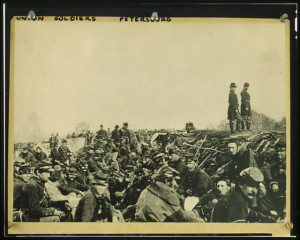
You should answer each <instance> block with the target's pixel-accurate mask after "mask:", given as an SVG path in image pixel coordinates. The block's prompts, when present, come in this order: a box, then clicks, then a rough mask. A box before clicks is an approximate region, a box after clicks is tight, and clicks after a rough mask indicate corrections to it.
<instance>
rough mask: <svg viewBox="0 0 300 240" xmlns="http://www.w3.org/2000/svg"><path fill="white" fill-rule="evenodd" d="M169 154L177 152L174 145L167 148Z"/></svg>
mask: <svg viewBox="0 0 300 240" xmlns="http://www.w3.org/2000/svg"><path fill="white" fill-rule="evenodd" d="M168 153H169V155H172V154H178V150H177V149H176V148H175V147H172V148H169V151H168Z"/></svg>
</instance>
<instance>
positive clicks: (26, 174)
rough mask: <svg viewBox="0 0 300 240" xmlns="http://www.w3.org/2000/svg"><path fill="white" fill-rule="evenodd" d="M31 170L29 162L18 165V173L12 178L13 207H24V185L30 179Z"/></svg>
mask: <svg viewBox="0 0 300 240" xmlns="http://www.w3.org/2000/svg"><path fill="white" fill-rule="evenodd" d="M31 175H32V171H31V168H30V165H29V164H23V165H21V166H20V169H19V175H18V176H17V177H15V178H14V208H15V209H21V208H25V207H26V205H25V202H24V201H25V196H24V192H23V187H24V185H25V184H26V183H27V182H28V181H29V180H30V178H31Z"/></svg>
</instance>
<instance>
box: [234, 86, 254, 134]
mask: <svg viewBox="0 0 300 240" xmlns="http://www.w3.org/2000/svg"><path fill="white" fill-rule="evenodd" d="M236 88H237V86H236V84H235V83H231V84H230V92H229V100H228V103H229V106H228V120H229V127H230V131H231V133H235V132H236V131H239V132H240V131H243V130H248V131H251V115H252V114H251V105H250V94H249V93H248V89H249V83H245V84H244V89H243V90H242V92H241V111H239V103H238V97H237V95H236V93H235V90H236Z"/></svg>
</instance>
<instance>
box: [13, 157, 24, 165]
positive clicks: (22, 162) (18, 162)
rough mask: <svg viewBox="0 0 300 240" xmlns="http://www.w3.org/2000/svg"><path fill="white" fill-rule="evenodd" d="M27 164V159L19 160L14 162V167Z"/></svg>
mask: <svg viewBox="0 0 300 240" xmlns="http://www.w3.org/2000/svg"><path fill="white" fill-rule="evenodd" d="M24 163H25V159H23V158H17V159H16V160H15V161H14V165H15V166H21V165H22V164H24Z"/></svg>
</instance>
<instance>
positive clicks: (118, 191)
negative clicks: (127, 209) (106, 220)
mask: <svg viewBox="0 0 300 240" xmlns="http://www.w3.org/2000/svg"><path fill="white" fill-rule="evenodd" d="M124 180H125V176H124V175H123V174H122V173H119V172H116V171H113V172H112V175H111V176H110V177H108V178H107V182H108V190H109V193H110V200H111V203H112V204H113V205H115V204H117V203H118V202H119V201H121V197H122V195H123V193H122V192H123V191H124V190H125V188H126V182H125V181H124Z"/></svg>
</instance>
